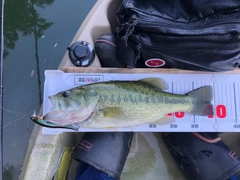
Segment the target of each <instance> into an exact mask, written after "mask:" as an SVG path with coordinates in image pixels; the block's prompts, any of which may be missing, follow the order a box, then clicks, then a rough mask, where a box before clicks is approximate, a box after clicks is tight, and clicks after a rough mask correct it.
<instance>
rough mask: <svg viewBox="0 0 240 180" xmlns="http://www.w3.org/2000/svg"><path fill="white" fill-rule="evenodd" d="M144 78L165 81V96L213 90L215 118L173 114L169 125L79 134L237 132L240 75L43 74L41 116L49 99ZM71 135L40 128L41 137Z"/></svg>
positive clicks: (47, 110) (50, 71)
mask: <svg viewBox="0 0 240 180" xmlns="http://www.w3.org/2000/svg"><path fill="white" fill-rule="evenodd" d="M147 77H156V78H162V79H164V80H165V81H166V82H167V83H168V85H169V89H168V90H166V91H167V92H171V93H176V94H185V93H188V92H189V91H192V90H193V89H196V88H199V87H201V86H204V85H211V86H212V87H213V101H212V104H213V106H214V116H211V117H210V116H197V115H191V114H187V113H183V112H175V113H173V116H174V117H175V119H176V121H175V122H174V123H171V124H164V125H156V124H143V125H140V126H137V127H131V128H116V129H93V128H81V127H80V129H79V131H80V132H91V131H133V132H240V74H217V73H216V74H215V73H206V74H135V73H133V74H122V73H121V74H115V73H64V72H63V71H60V70H47V71H45V83H44V102H43V115H45V114H46V113H48V112H50V111H51V108H52V105H51V102H50V100H49V99H48V96H51V95H54V94H56V93H58V92H60V91H64V90H68V89H71V88H74V87H77V86H80V85H84V84H89V83H95V82H103V81H113V80H121V81H122V80H127V81H128V80H130V81H131V80H139V79H143V78H147ZM61 132H72V130H68V129H63V128H59V129H55V128H45V127H44V128H43V133H44V134H57V133H61Z"/></svg>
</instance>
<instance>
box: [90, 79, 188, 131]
mask: <svg viewBox="0 0 240 180" xmlns="http://www.w3.org/2000/svg"><path fill="white" fill-rule="evenodd" d="M89 88H91V89H94V90H95V91H96V92H97V93H98V94H99V97H100V100H99V106H98V109H106V108H115V107H119V108H120V109H121V112H122V113H121V114H119V115H118V116H117V117H116V118H114V117H112V118H109V119H108V121H107V122H106V121H105V118H104V117H101V116H97V115H96V116H95V117H94V116H93V119H92V120H91V122H90V123H89V125H86V126H87V127H88V126H91V127H92V126H105V125H106V123H107V124H108V126H109V127H111V126H116V125H118V126H127V125H128V124H134V125H135V124H139V121H141V123H146V122H154V121H157V120H159V119H161V118H162V117H163V116H165V115H166V114H168V113H170V112H175V111H185V112H189V111H191V109H192V106H193V105H192V100H191V98H189V97H187V96H184V95H175V94H170V93H166V92H163V91H160V90H159V89H157V88H153V87H152V86H151V85H148V84H146V83H139V82H107V83H101V84H94V85H89Z"/></svg>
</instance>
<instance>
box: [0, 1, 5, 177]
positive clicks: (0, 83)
mask: <svg viewBox="0 0 240 180" xmlns="http://www.w3.org/2000/svg"><path fill="white" fill-rule="evenodd" d="M3 19H4V0H1V29H0V105H1V108H0V143H1V144H0V178H1V179H2V177H3V108H2V107H3V50H4V47H3Z"/></svg>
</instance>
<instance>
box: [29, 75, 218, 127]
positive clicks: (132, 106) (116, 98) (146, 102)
mask: <svg viewBox="0 0 240 180" xmlns="http://www.w3.org/2000/svg"><path fill="white" fill-rule="evenodd" d="M167 89H168V83H167V82H166V81H164V80H163V79H161V78H144V79H140V80H136V81H107V82H98V83H92V84H87V85H82V86H78V87H76V88H72V89H69V90H66V91H62V92H59V93H57V94H55V95H53V96H49V99H50V101H51V104H52V111H51V112H49V113H47V114H46V115H44V116H43V117H41V116H35V117H32V120H34V121H35V122H36V123H38V124H42V125H43V126H47V127H58V128H59V127H62V128H69V129H74V130H76V129H78V128H79V127H81V128H124V127H134V126H138V125H141V124H166V123H171V122H172V121H174V117H172V116H168V115H167V114H169V113H173V112H186V113H190V114H194V115H200V116H210V115H213V114H214V112H213V105H212V104H211V101H212V98H213V92H212V86H210V85H205V86H202V87H200V88H197V89H194V90H193V91H191V92H188V93H186V94H173V93H169V92H166V90H167Z"/></svg>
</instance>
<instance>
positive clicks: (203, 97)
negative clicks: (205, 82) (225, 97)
mask: <svg viewBox="0 0 240 180" xmlns="http://www.w3.org/2000/svg"><path fill="white" fill-rule="evenodd" d="M187 95H188V96H189V97H192V98H193V100H194V101H193V104H194V107H193V110H192V111H191V112H190V113H191V114H196V115H202V116H210V115H213V114H214V113H213V105H212V104H211V101H212V97H213V93H212V86H202V87H200V88H198V89H195V90H193V91H191V92H189V93H187Z"/></svg>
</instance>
